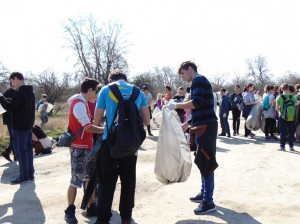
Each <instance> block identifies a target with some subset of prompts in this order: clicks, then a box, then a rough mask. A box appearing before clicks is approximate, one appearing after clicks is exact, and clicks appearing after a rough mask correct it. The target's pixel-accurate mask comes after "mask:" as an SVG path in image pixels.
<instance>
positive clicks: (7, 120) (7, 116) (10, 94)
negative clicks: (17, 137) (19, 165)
mask: <svg viewBox="0 0 300 224" xmlns="http://www.w3.org/2000/svg"><path fill="white" fill-rule="evenodd" d="M16 93H17V91H16V90H15V89H14V87H13V86H12V85H11V83H10V88H9V89H8V90H6V91H5V92H4V93H3V96H4V97H5V98H8V99H12V98H14V97H15V95H16ZM2 118H3V124H4V125H6V126H7V130H8V134H9V145H8V147H7V148H6V149H4V150H3V151H2V152H1V155H2V156H3V157H4V158H5V159H6V160H8V161H9V162H12V160H11V158H10V153H11V152H13V155H14V161H16V160H17V157H16V153H15V152H14V149H13V148H14V147H13V133H12V122H11V113H10V112H5V113H4V114H3V115H2Z"/></svg>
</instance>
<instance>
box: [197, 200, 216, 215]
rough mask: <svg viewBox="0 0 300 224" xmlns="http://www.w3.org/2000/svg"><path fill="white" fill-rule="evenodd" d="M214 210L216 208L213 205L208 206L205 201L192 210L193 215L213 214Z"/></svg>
mask: <svg viewBox="0 0 300 224" xmlns="http://www.w3.org/2000/svg"><path fill="white" fill-rule="evenodd" d="M215 210H216V206H215V204H214V203H211V204H208V203H206V202H205V201H203V202H202V203H201V204H200V205H199V207H198V208H196V209H195V210H194V213H195V214H196V215H202V214H206V213H209V212H213V211H215Z"/></svg>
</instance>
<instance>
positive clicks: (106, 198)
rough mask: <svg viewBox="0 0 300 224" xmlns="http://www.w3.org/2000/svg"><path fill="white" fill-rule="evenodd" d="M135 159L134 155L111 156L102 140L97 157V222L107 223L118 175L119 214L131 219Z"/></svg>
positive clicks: (123, 217)
mask: <svg viewBox="0 0 300 224" xmlns="http://www.w3.org/2000/svg"><path fill="white" fill-rule="evenodd" d="M136 161H137V156H135V155H132V156H127V157H124V158H120V159H114V158H112V157H111V155H110V150H109V147H108V144H107V142H106V140H104V141H103V146H102V148H101V149H100V152H99V155H98V158H97V166H98V178H99V197H98V212H97V220H98V222H103V223H108V222H109V220H110V218H111V216H112V213H111V206H112V202H113V197H114V192H115V189H116V183H117V180H118V176H120V180H121V196H120V204H119V210H120V215H121V218H122V220H127V219H131V216H132V209H133V207H134V196H135V184H136Z"/></svg>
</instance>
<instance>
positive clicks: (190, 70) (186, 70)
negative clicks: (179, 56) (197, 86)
mask: <svg viewBox="0 0 300 224" xmlns="http://www.w3.org/2000/svg"><path fill="white" fill-rule="evenodd" d="M197 72H198V71H197V66H196V65H195V63H194V62H191V61H185V62H182V63H181V65H180V66H179V68H178V74H179V75H181V76H182V78H183V79H184V80H185V81H187V82H191V81H192V80H193V79H194V78H195V76H196V75H197Z"/></svg>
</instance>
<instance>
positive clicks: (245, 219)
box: [175, 206, 261, 224]
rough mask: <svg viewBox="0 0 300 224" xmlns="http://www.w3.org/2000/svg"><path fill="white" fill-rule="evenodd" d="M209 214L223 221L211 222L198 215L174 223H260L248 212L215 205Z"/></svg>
mask: <svg viewBox="0 0 300 224" xmlns="http://www.w3.org/2000/svg"><path fill="white" fill-rule="evenodd" d="M207 215H209V216H214V217H217V218H219V219H220V220H223V222H212V221H205V220H200V219H201V216H199V219H197V220H193V219H187V220H180V221H178V222H176V223H175V224H219V223H224V222H225V223H230V224H241V223H243V224H261V222H259V221H257V220H256V219H254V218H253V217H252V216H251V215H249V214H248V213H245V212H242V213H239V212H236V211H234V210H231V209H228V208H224V207H220V206H217V211H215V212H212V213H210V214H207Z"/></svg>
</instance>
